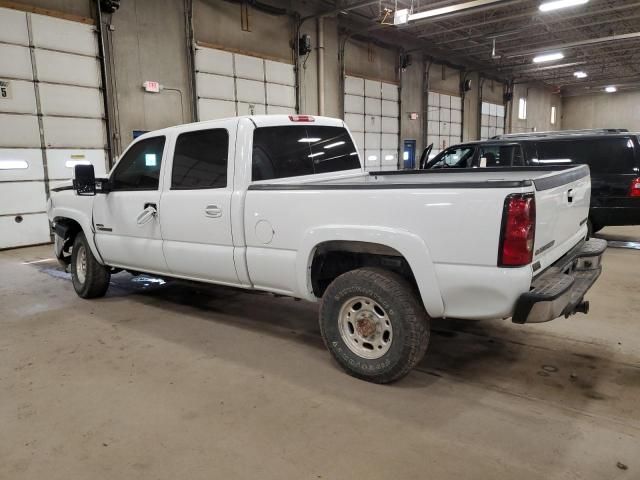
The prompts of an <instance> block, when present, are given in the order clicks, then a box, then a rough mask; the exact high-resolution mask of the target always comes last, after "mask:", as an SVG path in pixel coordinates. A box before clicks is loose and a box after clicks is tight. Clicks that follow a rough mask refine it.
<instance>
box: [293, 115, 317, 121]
mask: <svg viewBox="0 0 640 480" xmlns="http://www.w3.org/2000/svg"><path fill="white" fill-rule="evenodd" d="M289 120H291V121H292V122H315V121H316V120H315V118H313V117H312V116H311V115H289Z"/></svg>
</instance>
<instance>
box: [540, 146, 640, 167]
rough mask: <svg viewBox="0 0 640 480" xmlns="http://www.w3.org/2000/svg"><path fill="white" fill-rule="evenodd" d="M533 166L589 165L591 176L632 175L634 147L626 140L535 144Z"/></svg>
mask: <svg viewBox="0 0 640 480" xmlns="http://www.w3.org/2000/svg"><path fill="white" fill-rule="evenodd" d="M531 162H532V164H534V165H535V164H543V165H549V164H551V165H565V164H571V163H575V164H581V163H586V164H587V165H589V167H590V169H591V172H592V173H634V167H635V162H634V145H633V141H632V140H631V138H629V137H617V138H593V139H584V140H583V139H572V140H557V141H546V142H539V143H538V158H537V159H532V160H531Z"/></svg>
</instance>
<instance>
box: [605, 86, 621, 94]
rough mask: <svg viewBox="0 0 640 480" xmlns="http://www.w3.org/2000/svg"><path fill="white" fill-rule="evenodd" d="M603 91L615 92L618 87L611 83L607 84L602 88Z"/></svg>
mask: <svg viewBox="0 0 640 480" xmlns="http://www.w3.org/2000/svg"><path fill="white" fill-rule="evenodd" d="M604 91H605V92H607V93H615V92H617V91H618V89H617V88H616V87H614V86H613V85H609V86H608V87H606V88H605V89H604Z"/></svg>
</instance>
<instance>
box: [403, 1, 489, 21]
mask: <svg viewBox="0 0 640 480" xmlns="http://www.w3.org/2000/svg"><path fill="white" fill-rule="evenodd" d="M499 1H500V0H471V1H469V2H464V3H457V4H455V5H449V6H446V7H441V8H433V9H431V10H424V11H422V12H417V13H410V10H409V9H408V8H402V9H399V10H396V11H395V13H394V16H393V24H394V25H404V24H406V23H408V22H411V21H413V20H422V19H425V18H431V17H437V16H439V15H445V14H447V13H454V12H460V11H463V10H469V9H470V8H477V7H482V6H484V5H491V4H493V3H498V2H499Z"/></svg>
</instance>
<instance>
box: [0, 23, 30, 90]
mask: <svg viewBox="0 0 640 480" xmlns="http://www.w3.org/2000/svg"><path fill="white" fill-rule="evenodd" d="M0 27H2V25H0ZM0 31H2V28H0ZM0 59H1V61H0V77H1V78H3V79H6V78H18V79H24V80H33V69H32V67H31V53H30V52H29V47H22V46H20V45H7V44H4V43H2V44H0Z"/></svg>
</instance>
